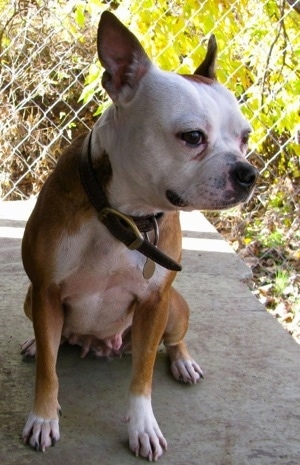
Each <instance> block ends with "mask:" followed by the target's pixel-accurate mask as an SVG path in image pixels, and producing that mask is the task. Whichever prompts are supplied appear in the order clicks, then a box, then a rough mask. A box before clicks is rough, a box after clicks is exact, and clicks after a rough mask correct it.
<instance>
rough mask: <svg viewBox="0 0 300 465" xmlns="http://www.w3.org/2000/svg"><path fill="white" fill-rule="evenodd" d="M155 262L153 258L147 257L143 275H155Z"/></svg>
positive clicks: (147, 276) (149, 276) (147, 277)
mask: <svg viewBox="0 0 300 465" xmlns="http://www.w3.org/2000/svg"><path fill="white" fill-rule="evenodd" d="M154 271H155V262H154V261H153V260H151V258H147V260H146V263H145V265H144V268H143V276H144V278H145V279H150V278H152V276H153V275H154Z"/></svg>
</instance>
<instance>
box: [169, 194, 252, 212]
mask: <svg viewBox="0 0 300 465" xmlns="http://www.w3.org/2000/svg"><path fill="white" fill-rule="evenodd" d="M252 195H253V190H252V191H251V192H250V193H245V194H244V195H237V196H232V197H231V198H226V196H225V198H219V199H217V200H216V199H214V201H212V199H210V200H209V201H207V202H205V199H201V201H200V202H199V203H198V202H194V201H192V202H188V201H187V200H185V199H184V198H183V197H181V196H180V195H179V194H178V193H177V192H175V191H173V190H171V189H168V190H167V191H166V197H167V199H168V201H169V202H170V203H171V204H172V205H173V206H174V207H176V208H178V209H180V210H187V211H191V210H203V211H209V210H210V211H218V210H228V209H229V208H233V207H236V206H237V205H240V204H242V203H246V202H248V201H249V200H250V199H251V197H252Z"/></svg>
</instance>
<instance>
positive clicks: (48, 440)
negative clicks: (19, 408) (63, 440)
mask: <svg viewBox="0 0 300 465" xmlns="http://www.w3.org/2000/svg"><path fill="white" fill-rule="evenodd" d="M59 437H60V436H59V424H58V420H45V419H44V418H40V417H37V416H36V415H34V414H33V413H32V412H31V413H30V414H29V417H28V420H27V422H26V425H25V427H24V429H23V433H22V438H23V440H24V442H25V443H29V444H30V445H31V446H32V447H33V448H34V449H35V450H37V451H38V450H41V451H42V452H45V450H46V449H47V447H50V446H54V445H55V444H56V442H57V441H58V440H59Z"/></svg>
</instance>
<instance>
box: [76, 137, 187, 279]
mask: <svg viewBox="0 0 300 465" xmlns="http://www.w3.org/2000/svg"><path fill="white" fill-rule="evenodd" d="M91 140H92V132H90V133H89V134H88V135H87V136H86V138H85V139H84V141H83V145H82V152H81V159H80V177H81V181H82V185H83V187H84V189H85V191H86V194H87V195H88V197H89V200H90V202H91V204H92V205H93V206H94V208H95V209H96V210H97V212H98V218H99V220H100V221H101V222H102V223H103V224H104V225H105V226H106V227H107V229H108V230H109V231H110V232H111V234H112V235H113V236H114V237H115V238H116V239H118V240H119V241H121V242H123V243H124V244H125V245H126V246H127V247H128V248H129V249H131V250H138V251H139V252H140V253H142V254H143V255H145V256H146V257H147V258H148V259H150V260H153V261H154V262H156V263H158V264H159V265H161V266H163V267H164V268H167V269H169V270H174V271H180V270H181V265H180V264H178V263H177V262H175V261H174V260H173V259H171V258H170V257H168V256H167V255H165V254H164V253H163V252H161V251H160V250H159V249H158V248H157V247H156V244H157V242H158V236H159V227H158V221H159V220H161V218H162V217H163V213H162V212H159V213H157V214H152V215H146V216H140V217H134V216H129V215H125V214H124V213H122V212H120V211H119V210H116V209H114V208H112V206H111V205H110V203H109V201H108V199H107V196H106V194H105V191H104V189H106V188H107V185H108V183H109V181H110V179H111V177H112V170H111V166H110V163H109V157H108V155H107V154H106V153H105V152H103V159H102V163H103V165H102V167H103V170H102V174H100V170H98V175H97V171H96V169H95V167H94V166H93V162H92V154H91ZM152 230H153V231H154V241H153V243H151V242H150V241H149V240H148V237H147V233H148V232H150V231H152ZM142 233H143V234H142Z"/></svg>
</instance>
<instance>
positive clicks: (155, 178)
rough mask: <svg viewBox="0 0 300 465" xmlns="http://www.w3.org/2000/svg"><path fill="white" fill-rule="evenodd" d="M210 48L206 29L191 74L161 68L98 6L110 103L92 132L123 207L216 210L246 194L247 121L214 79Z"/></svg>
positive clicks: (251, 178)
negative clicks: (198, 61)
mask: <svg viewBox="0 0 300 465" xmlns="http://www.w3.org/2000/svg"><path fill="white" fill-rule="evenodd" d="M216 53H217V45H216V41H215V38H214V36H211V38H210V40H209V44H208V49H207V53H206V56H205V59H204V61H203V62H202V64H201V65H200V66H199V67H198V68H197V70H196V71H195V74H194V75H178V74H175V73H170V72H166V71H162V70H160V69H158V68H157V67H156V66H155V65H153V63H152V62H151V61H150V60H149V58H148V56H147V54H146V52H145V51H144V49H143V47H142V46H141V44H140V43H139V41H138V40H137V38H136V37H135V36H134V35H133V34H132V33H131V32H130V31H129V30H128V29H127V28H126V27H125V26H124V25H123V24H122V23H120V21H119V20H118V19H117V18H116V17H115V16H114V15H113V14H111V13H108V12H105V13H103V15H102V17H101V20H100V24H99V29H98V54H99V58H100V61H101V63H102V65H103V66H104V68H105V72H104V74H103V78H102V84H103V86H104V88H105V89H106V91H107V92H108V94H109V95H110V97H111V99H112V100H113V102H114V105H112V106H111V107H110V108H109V109H108V111H107V112H106V113H105V114H104V115H103V116H102V117H101V119H100V121H99V122H98V123H97V124H96V127H95V128H96V131H95V132H96V135H97V137H98V138H99V140H100V141H101V142H99V144H101V147H104V148H105V150H106V152H107V153H108V154H109V158H110V161H111V164H112V168H113V177H114V184H115V186H116V184H117V185H118V188H117V190H118V191H119V192H118V194H115V195H116V197H118V199H116V203H118V204H119V205H118V207H123V209H124V210H127V212H128V213H131V214H141V213H147V212H148V211H150V210H151V211H155V210H156V211H158V210H172V209H176V208H179V209H184V210H194V209H199V210H213V209H222V208H228V207H231V206H234V205H236V204H238V203H240V202H244V201H246V200H247V199H249V197H250V196H251V194H252V191H253V188H254V184H255V181H256V177H257V170H256V169H255V168H254V167H253V166H252V165H250V163H248V162H247V160H246V159H245V154H246V150H247V142H248V137H249V134H250V132H251V127H250V125H249V123H248V122H247V121H246V120H245V118H244V117H243V116H242V114H241V112H240V110H239V107H238V104H237V101H236V99H235V97H234V96H233V94H232V93H231V92H230V91H228V90H227V89H226V88H225V87H224V86H222V85H221V84H220V83H218V82H217V80H216V76H215V61H216ZM115 191H116V189H114V192H115ZM121 197H122V203H121V202H120V198H121Z"/></svg>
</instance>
